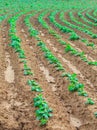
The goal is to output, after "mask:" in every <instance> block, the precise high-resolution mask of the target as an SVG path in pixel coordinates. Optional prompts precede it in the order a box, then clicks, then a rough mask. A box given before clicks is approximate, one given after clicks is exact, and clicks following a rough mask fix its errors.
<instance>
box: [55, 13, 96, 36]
mask: <svg viewBox="0 0 97 130" xmlns="http://www.w3.org/2000/svg"><path fill="white" fill-rule="evenodd" d="M56 14H57V13H56ZM59 18H60V20H61V21H62V22H63V23H65V24H66V25H68V26H70V27H72V28H74V29H77V30H79V31H82V32H84V33H86V34H88V35H90V36H91V37H92V38H97V34H94V33H93V32H91V31H90V30H88V29H85V28H82V27H79V26H77V25H74V24H72V23H70V22H68V21H67V20H66V19H65V15H64V12H61V13H60V17H59Z"/></svg>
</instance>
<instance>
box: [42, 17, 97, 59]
mask: <svg viewBox="0 0 97 130" xmlns="http://www.w3.org/2000/svg"><path fill="white" fill-rule="evenodd" d="M46 17H47V16H46ZM44 20H45V21H46V22H47V23H48V24H49V25H50V27H52V28H53V29H54V30H56V32H57V33H58V34H59V35H60V36H62V39H63V40H64V41H65V42H67V43H72V44H74V45H75V47H76V48H78V49H81V50H82V51H84V52H85V54H87V56H91V57H92V58H93V59H94V60H97V57H96V55H97V49H94V50H93V49H92V48H91V47H87V46H86V45H85V43H82V42H81V41H80V40H76V41H69V40H68V38H69V37H68V36H67V34H65V33H62V32H61V31H59V30H58V29H57V28H56V27H54V26H53V25H52V24H51V23H50V22H49V19H48V18H45V19H44ZM90 42H92V41H91V40H90Z"/></svg>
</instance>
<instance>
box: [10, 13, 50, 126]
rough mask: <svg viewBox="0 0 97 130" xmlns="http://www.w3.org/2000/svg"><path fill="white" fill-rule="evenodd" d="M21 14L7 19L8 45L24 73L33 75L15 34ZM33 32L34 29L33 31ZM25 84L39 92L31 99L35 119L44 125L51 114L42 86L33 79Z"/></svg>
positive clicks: (19, 40)
mask: <svg viewBox="0 0 97 130" xmlns="http://www.w3.org/2000/svg"><path fill="white" fill-rule="evenodd" d="M20 16H21V14H19V15H16V16H14V17H12V18H10V19H9V21H8V22H9V24H10V30H9V36H10V40H11V43H10V44H9V46H11V47H12V48H13V49H14V50H15V52H16V53H17V54H18V56H19V58H20V59H22V60H21V62H23V64H24V68H23V70H24V75H25V76H27V75H33V72H32V71H31V68H30V67H28V65H27V60H26V59H27V58H26V56H25V52H24V50H23V49H22V47H21V39H20V38H19V37H18V36H17V35H16V32H17V30H16V23H17V20H18V18H19V17H20ZM33 34H34V31H33ZM27 84H28V85H29V86H30V87H31V91H35V92H39V93H40V94H38V95H36V97H35V98H34V99H33V101H34V106H35V107H36V110H35V114H36V118H37V120H39V121H40V125H45V124H47V122H48V119H49V117H51V116H52V114H51V113H52V109H50V108H49V106H48V103H47V102H46V100H45V99H44V98H43V95H42V91H43V90H42V88H41V87H40V85H39V84H38V83H37V82H36V81H35V80H28V81H27Z"/></svg>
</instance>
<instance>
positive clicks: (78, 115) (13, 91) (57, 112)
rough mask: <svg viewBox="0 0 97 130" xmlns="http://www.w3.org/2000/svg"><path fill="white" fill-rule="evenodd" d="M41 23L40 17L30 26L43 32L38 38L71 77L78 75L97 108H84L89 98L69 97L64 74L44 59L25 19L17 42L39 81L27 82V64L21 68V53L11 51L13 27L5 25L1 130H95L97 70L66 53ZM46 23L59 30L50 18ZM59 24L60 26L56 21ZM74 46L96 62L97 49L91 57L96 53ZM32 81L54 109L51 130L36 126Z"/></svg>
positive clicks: (0, 52)
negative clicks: (25, 67) (25, 74)
mask: <svg viewBox="0 0 97 130" xmlns="http://www.w3.org/2000/svg"><path fill="white" fill-rule="evenodd" d="M66 15H67V14H66ZM37 17H38V15H36V16H34V17H33V18H32V19H31V20H30V21H31V23H32V24H33V26H34V28H35V29H37V30H39V31H40V34H39V37H40V38H41V39H42V41H44V42H45V43H46V46H47V47H48V48H49V49H50V50H51V51H52V53H53V54H54V55H55V56H56V57H57V58H58V59H59V60H60V62H61V63H62V65H63V66H64V68H66V71H67V72H70V73H77V75H78V79H79V81H80V82H81V83H83V84H84V85H85V90H86V91H87V92H88V94H89V97H91V98H92V99H93V100H94V101H95V105H92V106H88V105H85V100H86V99H85V98H84V97H81V96H78V94H77V93H71V92H69V91H68V88H67V86H68V84H69V82H68V80H67V79H66V78H62V77H61V74H62V73H61V72H60V71H57V70H56V69H55V67H54V66H53V65H52V64H49V62H48V61H47V60H46V59H45V58H44V54H43V52H42V51H41V50H40V48H39V47H38V46H37V41H36V39H35V38H33V37H30V35H29V33H28V28H27V27H26V25H25V24H24V22H23V21H24V18H25V16H22V17H20V18H19V19H18V21H17V26H16V29H17V36H18V37H19V38H20V39H21V46H22V49H23V50H24V51H25V55H26V57H27V64H28V66H29V67H30V68H31V70H32V72H33V73H34V76H24V75H23V63H21V62H20V60H19V58H18V55H17V53H15V52H14V50H13V49H12V48H11V47H10V46H8V44H9V43H10V38H9V36H8V31H9V24H8V22H7V20H5V21H3V22H2V24H1V26H0V28H1V29H0V130H41V129H42V130H96V129H97V119H96V118H95V116H94V115H93V113H94V112H95V111H97V98H96V95H97V68H96V67H93V66H89V65H87V64H86V63H84V62H83V61H81V60H80V59H79V58H78V57H74V56H72V55H70V54H68V53H66V54H65V53H64V47H63V46H62V45H60V44H59V42H58V40H57V39H56V38H55V37H54V36H52V35H51V34H49V32H48V31H47V30H46V29H44V28H43V27H42V26H41V25H40V24H39V23H38V21H37ZM67 17H68V16H67ZM44 19H45V21H46V22H47V23H48V24H49V25H50V26H51V27H52V28H53V29H55V27H54V26H52V25H51V24H50V22H49V20H48V19H47V18H44ZM68 19H69V18H68ZM56 20H57V21H58V22H60V21H59V19H58V18H57V17H56ZM60 23H61V22H60ZM61 24H62V23H61ZM56 31H57V33H58V34H60V35H61V36H62V38H63V40H66V39H67V37H68V35H66V34H63V33H61V32H60V31H59V30H58V29H56ZM78 33H79V32H78ZM79 34H80V33H79ZM81 35H83V36H84V34H81ZM87 38H88V37H87ZM90 40H91V39H90ZM70 42H71V41H70ZM95 43H96V40H95ZM71 44H74V45H75V48H79V49H81V50H83V51H84V52H85V53H86V54H87V55H89V57H91V58H93V59H94V60H96V59H97V57H96V54H97V49H95V50H93V51H92V52H91V48H90V47H87V49H86V46H85V45H84V44H82V43H80V41H78V44H77V41H76V42H71ZM80 44H82V45H80ZM28 78H29V79H35V80H36V81H37V82H38V83H39V84H40V85H41V87H42V89H43V90H44V91H43V96H44V97H45V99H46V101H47V102H48V104H49V106H50V107H51V108H52V109H53V117H52V118H51V119H50V120H49V121H48V124H47V125H46V126H43V127H40V125H39V122H38V121H37V120H36V117H35V108H34V106H33V98H34V97H35V95H36V93H35V92H31V90H30V87H29V86H28V85H27V83H26V81H27V79H28Z"/></svg>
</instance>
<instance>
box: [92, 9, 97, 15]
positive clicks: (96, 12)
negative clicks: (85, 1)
mask: <svg viewBox="0 0 97 130" xmlns="http://www.w3.org/2000/svg"><path fill="white" fill-rule="evenodd" d="M93 16H94V17H97V9H95V10H93Z"/></svg>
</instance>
